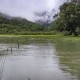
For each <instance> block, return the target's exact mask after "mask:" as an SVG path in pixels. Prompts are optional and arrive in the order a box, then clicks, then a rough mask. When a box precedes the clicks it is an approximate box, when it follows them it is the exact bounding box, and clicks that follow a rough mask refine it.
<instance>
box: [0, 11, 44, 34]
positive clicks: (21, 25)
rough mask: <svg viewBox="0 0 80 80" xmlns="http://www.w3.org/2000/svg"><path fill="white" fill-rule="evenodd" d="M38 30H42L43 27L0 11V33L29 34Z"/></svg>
mask: <svg viewBox="0 0 80 80" xmlns="http://www.w3.org/2000/svg"><path fill="white" fill-rule="evenodd" d="M38 31H44V27H43V26H42V25H40V24H36V23H33V22H30V21H28V20H26V19H23V18H20V17H10V16H8V15H5V14H2V13H0V34H29V33H30V32H38Z"/></svg>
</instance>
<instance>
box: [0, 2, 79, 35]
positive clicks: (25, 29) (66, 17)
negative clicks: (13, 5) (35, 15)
mask: <svg viewBox="0 0 80 80" xmlns="http://www.w3.org/2000/svg"><path fill="white" fill-rule="evenodd" d="M54 18H55V20H54V21H53V22H52V23H50V24H49V23H48V22H44V21H43V22H42V21H36V22H35V23H33V22H30V21H27V20H26V19H23V18H19V17H10V16H6V15H4V14H1V13H0V34H49V35H51V34H55V32H56V31H57V32H63V33H64V34H65V35H74V36H78V35H79V34H80V3H79V2H74V1H72V2H67V3H64V4H63V5H61V6H60V12H59V13H58V14H55V16H54Z"/></svg>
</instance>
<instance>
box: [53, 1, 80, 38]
mask: <svg viewBox="0 0 80 80" xmlns="http://www.w3.org/2000/svg"><path fill="white" fill-rule="evenodd" d="M54 17H55V16H54ZM53 26H54V27H53ZM53 26H52V28H53V29H56V30H58V31H60V32H64V33H65V35H75V36H78V35H79V34H80V3H74V2H70V3H64V4H63V5H62V6H60V13H59V14H58V16H57V19H56V20H55V22H54V23H53Z"/></svg>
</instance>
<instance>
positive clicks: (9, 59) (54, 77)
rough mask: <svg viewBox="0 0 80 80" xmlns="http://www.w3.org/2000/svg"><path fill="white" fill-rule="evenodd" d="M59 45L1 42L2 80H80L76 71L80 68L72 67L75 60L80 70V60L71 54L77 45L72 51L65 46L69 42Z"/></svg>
mask: <svg viewBox="0 0 80 80" xmlns="http://www.w3.org/2000/svg"><path fill="white" fill-rule="evenodd" d="M57 44H58V43H57ZM57 44H55V43H51V42H50V41H49V42H45V43H42V42H36V43H34V42H33V43H29V44H20V45H19V44H3V43H1V44H0V54H1V56H0V78H1V79H0V80H29V79H30V80H79V73H75V71H79V69H80V68H78V69H77V68H75V67H74V68H73V67H71V66H73V64H74V63H72V61H73V60H74V59H75V60H76V61H77V63H76V62H75V63H76V64H74V66H76V67H79V60H80V59H78V58H79V57H75V58H74V59H73V57H74V56H72V55H70V54H71V53H72V52H71V51H70V50H71V49H70V47H72V46H74V44H72V46H70V47H69V49H70V50H69V49H67V48H68V47H66V48H65V47H64V46H67V45H68V43H67V44H65V45H63V44H61V42H60V44H58V45H57ZM69 44H70V43H69ZM73 49H74V48H73ZM61 51H62V52H61ZM74 51H75V50H74ZM67 53H68V54H67ZM2 54H4V55H2ZM66 56H67V57H66ZM71 60H72V61H71ZM70 61H71V62H70ZM69 62H70V63H69ZM73 62H74V61H73ZM71 71H72V72H71Z"/></svg>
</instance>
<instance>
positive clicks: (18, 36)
mask: <svg viewBox="0 0 80 80" xmlns="http://www.w3.org/2000/svg"><path fill="white" fill-rule="evenodd" d="M3 37H4V38H5V37H7V38H14V37H15V38H31V39H32V38H36V39H37V38H42V39H56V40H62V41H73V42H76V41H80V37H74V36H63V35H62V34H60V35H14V34H13V35H12V34H11V35H0V38H3Z"/></svg>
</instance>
